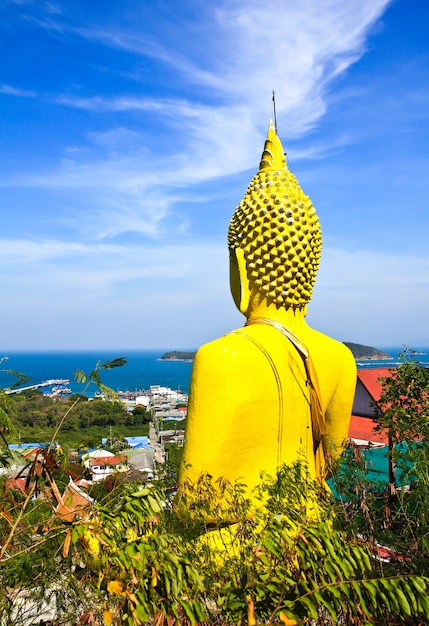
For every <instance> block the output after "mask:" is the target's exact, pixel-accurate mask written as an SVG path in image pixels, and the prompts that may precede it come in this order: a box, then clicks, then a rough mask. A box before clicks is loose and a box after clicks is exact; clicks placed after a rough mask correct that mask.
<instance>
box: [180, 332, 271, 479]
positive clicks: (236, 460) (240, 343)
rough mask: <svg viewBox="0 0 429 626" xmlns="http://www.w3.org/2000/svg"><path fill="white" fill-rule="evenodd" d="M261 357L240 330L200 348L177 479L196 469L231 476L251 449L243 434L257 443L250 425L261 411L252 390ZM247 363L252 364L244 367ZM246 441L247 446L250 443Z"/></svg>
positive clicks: (197, 472)
mask: <svg viewBox="0 0 429 626" xmlns="http://www.w3.org/2000/svg"><path fill="white" fill-rule="evenodd" d="M263 359H264V357H263V356H262V355H261V354H260V353H259V352H258V350H257V349H256V348H255V346H254V345H253V344H252V343H251V342H250V341H248V339H246V338H245V337H243V336H242V335H239V334H230V335H226V336H225V337H222V338H221V339H218V340H216V341H213V342H211V343H209V344H206V345H204V346H202V347H201V348H200V349H199V350H198V352H197V354H196V356H195V360H194V366H193V370H192V376H191V384H190V390H189V402H188V417H187V422H186V432H185V447H184V451H183V461H182V465H181V472H180V481H183V479H184V478H189V479H191V480H192V481H194V480H196V479H197V478H198V476H199V475H200V474H201V473H206V472H207V473H209V474H211V475H213V476H216V477H219V476H222V477H226V478H231V477H234V476H237V472H238V468H239V467H240V466H241V463H242V462H243V459H242V458H241V455H243V456H244V457H247V456H248V455H249V454H250V452H249V451H246V447H247V445H248V444H247V443H246V437H248V438H249V439H250V440H251V441H252V444H251V445H257V438H256V437H252V432H253V431H252V428H253V429H254V428H255V423H256V422H257V423H258V424H259V418H258V420H256V419H255V418H253V419H252V415H255V411H256V412H257V413H258V412H259V411H260V412H261V413H262V407H259V408H258V404H259V403H260V402H261V401H262V399H261V398H259V397H258V393H257V390H258V389H259V388H260V385H261V383H262V384H263V383H264V377H265V376H267V374H266V373H265V371H262V370H263V368H262V367H261V364H260V361H261V360H262V363H263V364H264V365H265V363H264V361H263ZM250 363H252V364H253V367H249V364H250ZM249 445H250V444H249Z"/></svg>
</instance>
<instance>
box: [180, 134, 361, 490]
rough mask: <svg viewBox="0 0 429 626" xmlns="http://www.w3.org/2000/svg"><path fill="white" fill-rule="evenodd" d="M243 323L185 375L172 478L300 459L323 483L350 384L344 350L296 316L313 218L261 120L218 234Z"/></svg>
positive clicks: (237, 475)
mask: <svg viewBox="0 0 429 626" xmlns="http://www.w3.org/2000/svg"><path fill="white" fill-rule="evenodd" d="M228 247H229V254H230V286H231V292H232V296H233V299H234V302H235V304H236V306H237V307H238V309H239V310H240V311H241V313H243V315H244V316H245V318H246V323H245V325H244V327H243V328H240V329H238V330H234V331H232V332H230V333H228V334H226V335H225V336H223V337H221V338H220V339H217V340H215V341H212V342H210V343H208V344H206V345H204V346H202V347H201V348H200V349H199V350H198V352H197V354H196V356H195V362H194V366H193V371H192V377H191V385H190V393H189V405H188V418H187V425H186V431H185V446H184V452H183V461H182V465H181V471H180V478H179V482H180V483H181V484H183V483H184V481H187V480H189V481H191V482H195V481H197V479H198V477H199V476H200V475H201V474H206V473H207V474H210V475H211V476H212V477H213V479H214V480H216V479H217V478H220V477H222V478H225V479H227V480H228V481H230V482H232V483H234V481H236V480H238V481H241V482H242V483H244V484H245V485H246V486H247V489H248V493H249V494H251V492H252V489H253V488H255V487H256V486H257V485H258V484H260V482H261V474H262V473H264V474H268V475H272V476H275V475H276V472H277V470H278V469H279V468H280V467H281V466H282V465H283V464H288V465H291V464H293V463H295V462H296V461H305V463H306V464H307V467H308V472H309V475H310V477H311V478H313V479H319V478H320V479H321V480H323V479H324V478H325V460H326V458H327V457H328V456H330V457H332V458H334V459H335V458H336V457H338V455H339V454H341V452H342V450H343V447H344V442H345V440H346V438H347V434H348V428H349V421H350V415H351V408H352V403H353V397H354V392H355V385H356V366H355V361H354V358H353V355H352V353H351V352H350V351H349V349H348V348H347V347H346V346H345V345H344V344H342V343H340V342H338V341H335V340H333V339H331V338H329V337H327V336H326V335H324V334H322V333H320V332H318V331H316V330H313V329H312V328H310V327H309V326H308V324H307V323H306V321H305V316H306V311H307V304H308V302H309V301H310V299H311V294H312V291H313V286H314V282H315V277H316V273H317V269H318V265H319V260H320V255H321V231H320V225H319V220H318V218H317V215H316V212H315V210H314V208H313V206H312V203H311V200H310V199H309V198H308V197H307V196H306V195H305V194H304V193H303V191H302V190H301V188H300V186H299V184H298V182H297V180H296V178H295V176H293V174H291V172H290V171H289V170H288V169H287V167H286V161H285V157H284V151H283V147H282V145H281V142H280V139H279V137H278V136H277V133H276V131H275V129H274V127H273V125H272V123H271V124H270V127H269V130H268V136H267V139H266V142H265V147H264V151H263V154H262V158H261V163H260V167H259V172H258V173H257V174H256V175H255V176H254V178H253V179H252V181H251V183H250V185H249V187H248V189H247V191H246V194H245V196H244V198H243V200H242V201H241V202H240V204H239V205H238V207H237V208H236V210H235V212H234V214H233V217H232V220H231V224H230V227H229V232H228Z"/></svg>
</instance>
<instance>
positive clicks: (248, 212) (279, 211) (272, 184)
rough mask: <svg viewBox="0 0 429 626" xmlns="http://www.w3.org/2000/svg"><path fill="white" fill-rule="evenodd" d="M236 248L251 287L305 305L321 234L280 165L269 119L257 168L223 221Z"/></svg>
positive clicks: (281, 302)
mask: <svg viewBox="0 0 429 626" xmlns="http://www.w3.org/2000/svg"><path fill="white" fill-rule="evenodd" d="M238 247H240V248H241V249H242V250H243V252H244V256H245V260H246V266H247V275H248V279H249V282H250V286H251V287H256V290H257V291H260V292H262V293H263V294H264V296H265V297H266V299H267V300H268V302H269V303H275V304H276V305H277V306H279V307H280V306H282V307H286V308H290V307H293V308H295V309H303V308H305V306H306V305H307V303H308V302H309V301H310V299H311V294H312V292H313V287H314V282H315V279H316V273H317V269H318V267H319V261H320V256H321V251H322V234H321V230H320V224H319V219H318V217H317V215H316V211H315V209H314V207H313V205H312V203H311V200H310V198H309V197H308V196H306V195H305V194H304V192H303V191H302V189H301V187H300V186H299V184H298V181H297V180H296V178H295V176H294V175H293V174H291V172H289V170H288V169H287V167H286V162H285V157H284V152H283V147H282V144H281V142H280V139H279V138H278V136H277V134H276V132H275V130H274V127H273V125H272V124H270V128H269V130H268V137H267V140H266V142H265V147H264V152H263V153H262V158H261V163H260V166H259V172H258V173H257V174H256V176H254V177H253V179H252V182H251V183H250V185H249V187H248V188H247V191H246V194H245V196H244V198H243V199H242V201H241V202H240V204H239V205H238V206H237V208H236V210H235V212H234V215H233V216H232V219H231V223H230V226H229V231H228V248H229V251H230V254H232V253H233V251H234V250H235V249H236V248H238Z"/></svg>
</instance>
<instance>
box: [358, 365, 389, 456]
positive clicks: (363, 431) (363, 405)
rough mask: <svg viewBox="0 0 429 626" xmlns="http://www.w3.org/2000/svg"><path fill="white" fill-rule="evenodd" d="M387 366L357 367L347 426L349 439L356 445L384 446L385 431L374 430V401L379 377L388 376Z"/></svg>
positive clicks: (377, 390)
mask: <svg viewBox="0 0 429 626" xmlns="http://www.w3.org/2000/svg"><path fill="white" fill-rule="evenodd" d="M390 372H391V369H390V368H387V367H378V368H374V369H371V368H368V369H358V371H357V382H356V393H355V398H354V402H353V408H352V416H351V420H350V427H349V439H351V440H352V441H353V442H354V443H355V444H357V445H358V446H368V445H373V446H374V445H375V446H386V445H387V444H388V437H387V433H386V432H374V427H375V426H376V424H377V412H376V408H375V407H374V402H376V401H377V400H379V399H380V397H381V392H382V385H381V383H380V378H384V377H386V376H390Z"/></svg>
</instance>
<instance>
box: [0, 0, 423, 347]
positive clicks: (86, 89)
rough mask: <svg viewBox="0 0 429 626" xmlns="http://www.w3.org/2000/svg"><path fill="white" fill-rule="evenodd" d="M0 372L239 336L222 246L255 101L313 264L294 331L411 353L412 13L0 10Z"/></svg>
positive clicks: (221, 2)
mask: <svg viewBox="0 0 429 626" xmlns="http://www.w3.org/2000/svg"><path fill="white" fill-rule="evenodd" d="M0 32H1V34H0V46H1V58H2V62H1V65H0V115H1V125H0V207H1V209H0V210H1V226H2V227H1V232H0V238H1V242H0V289H1V292H2V307H1V313H0V315H1V328H2V332H1V335H2V336H1V341H0V344H1V345H2V350H3V352H4V353H7V351H8V350H9V351H12V350H16V349H32V350H33V349H34V350H36V349H46V350H50V349H67V348H71V349H83V348H91V349H92V348H94V349H101V348H109V349H110V348H121V349H130V348H138V349H140V348H196V347H198V346H199V345H200V344H202V343H204V342H206V341H209V340H211V339H214V338H215V337H218V336H219V335H221V334H223V333H225V332H227V331H228V330H231V329H232V328H234V327H237V326H240V325H241V324H242V316H241V315H240V314H239V313H238V312H237V311H236V310H235V308H234V304H233V302H232V299H231V297H230V294H229V284H228V254H227V247H226V233H227V228H228V223H229V220H230V218H231V215H232V213H233V211H234V208H235V206H236V205H237V204H238V202H239V201H240V199H241V197H242V196H243V194H244V192H245V189H246V187H247V184H248V183H249V182H250V179H251V177H252V176H253V174H254V173H255V171H256V170H257V167H258V164H259V158H260V154H261V151H262V148H263V142H264V138H265V135H266V131H267V127H268V123H269V119H270V117H271V115H272V102H271V92H272V90H273V89H274V90H275V92H276V102H277V124H278V131H279V135H280V137H281V139H282V142H283V145H284V147H285V149H286V151H287V154H288V159H289V163H290V167H291V169H292V171H293V172H294V174H295V175H296V176H297V178H298V180H299V182H300V184H301V186H302V188H303V189H304V191H305V192H306V193H307V194H308V195H309V196H310V197H311V199H312V201H313V204H314V205H315V207H316V209H317V212H318V214H319V217H320V221H321V224H322V230H323V240H324V248H323V255H322V264H321V269H320V272H319V276H318V280H317V282H316V287H315V295H314V298H313V301H312V303H311V305H310V307H309V315H308V321H309V323H310V324H311V325H312V326H314V327H315V328H317V329H319V330H321V331H323V332H325V333H327V334H329V335H331V336H333V337H335V338H337V339H339V340H341V341H356V342H360V343H364V344H369V345H374V346H380V347H382V346H389V345H398V346H400V345H401V344H406V345H408V346H410V347H418V346H424V345H429V324H428V321H427V318H428V310H429V247H428V231H429V229H428V223H429V214H428V196H429V176H428V171H429V158H428V155H429V148H428V146H429V43H428V42H429V6H428V5H427V0H392V1H389V0H349V1H347V2H345V1H344V0H318V2H314V0H300V2H291V1H290V0H266V1H265V2H260V0H211V1H210V2H206V1H205V0H178V1H177V2H172V1H171V0H159V1H155V0H140V1H137V0H128V1H125V0H115V1H113V0H105V1H104V2H94V3H89V2H87V1H86V0H85V1H84V0H73V2H71V1H70V0H69V1H67V2H66V1H61V0H60V1H58V2H56V1H55V0H52V1H50V2H44V1H43V0H33V1H31V0H28V1H27V0H16V1H9V0H3V2H2V3H1V4H0Z"/></svg>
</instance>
